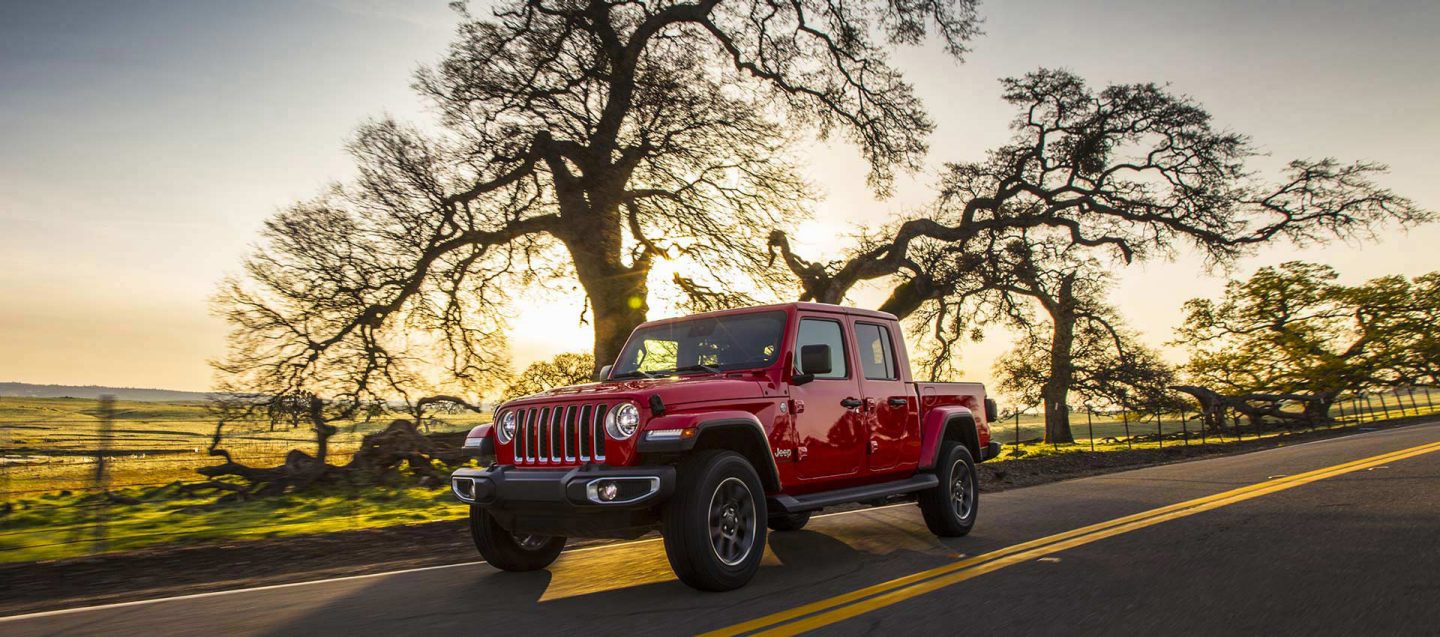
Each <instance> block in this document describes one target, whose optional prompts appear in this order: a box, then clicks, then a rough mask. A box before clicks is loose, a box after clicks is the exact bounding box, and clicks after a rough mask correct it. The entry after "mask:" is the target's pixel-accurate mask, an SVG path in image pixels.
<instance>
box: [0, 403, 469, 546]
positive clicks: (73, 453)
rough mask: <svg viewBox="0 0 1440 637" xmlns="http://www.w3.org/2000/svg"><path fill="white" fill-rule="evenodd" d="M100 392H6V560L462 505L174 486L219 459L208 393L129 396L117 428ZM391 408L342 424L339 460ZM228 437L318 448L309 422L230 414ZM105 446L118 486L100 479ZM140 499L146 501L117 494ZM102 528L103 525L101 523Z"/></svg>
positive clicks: (258, 449)
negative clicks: (247, 420)
mask: <svg viewBox="0 0 1440 637" xmlns="http://www.w3.org/2000/svg"><path fill="white" fill-rule="evenodd" d="M98 407H99V406H98V404H97V402H96V401H94V400H89V399H71V398H47V399H38V398H0V449H3V455H0V503H3V505H4V507H5V511H6V512H5V513H4V514H3V517H0V562H15V561H29V560H36V559H53V558H61V557H72V556H76V555H85V554H90V553H94V552H99V551H114V550H124V549H129V548H138V547H143V546H148V545H153V544H158V543H168V542H194V541H208V540H216V539H240V538H252V537H274V536H278V535H289V534H297V533H316V532H325V531H335V530H342V529H356V528H371V527H379V526H389V525H394V524H411V523H418V522H429V521H432V520H441V519H453V518H455V517H457V516H463V515H464V512H465V509H464V507H463V506H461V505H460V504H459V503H458V502H456V501H455V500H454V498H451V497H449V492H448V491H447V490H445V489H424V488H420V487H375V488H367V489H364V490H357V491H348V492H347V491H346V490H334V491H331V492H322V493H306V494H304V495H291V496H284V497H280V498H271V499H266V500H263V501H252V502H240V503H228V504H224V505H215V504H214V502H215V499H216V496H215V495H213V494H209V495H200V496H194V495H184V494H181V493H180V492H179V491H178V489H176V488H174V487H173V486H172V485H173V484H174V483H176V482H197V481H200V480H202V478H201V476H199V475H197V474H196V473H195V469H197V468H199V467H202V466H206V465H213V464H217V463H219V462H220V461H221V459H220V458H218V457H214V456H210V455H209V454H208V453H207V448H208V446H209V444H210V438H211V436H212V435H213V433H214V429H215V425H214V421H213V420H211V419H209V417H208V414H207V411H206V408H205V405H203V404H201V403H146V402H118V403H116V405H115V411H114V418H113V421H112V422H111V427H110V433H109V436H108V438H107V437H106V436H105V435H104V433H103V432H104V430H103V428H102V424H101V419H100V414H99V409H98ZM445 419H446V420H445V422H443V423H437V424H436V425H435V426H434V427H433V428H432V430H434V431H439V432H444V431H460V430H466V429H469V428H470V427H473V426H474V425H475V424H479V423H482V422H486V421H488V420H489V416H488V415H480V414H465V415H457V416H446V417H445ZM389 421H390V418H380V419H376V420H374V421H372V422H351V423H342V424H341V432H340V433H339V434H337V435H335V436H334V437H332V438H331V440H330V457H331V460H330V461H331V462H332V463H343V462H345V461H347V460H348V459H349V456H350V455H351V454H352V453H354V450H355V449H356V448H357V446H358V445H359V443H360V439H361V438H362V437H363V436H364V435H365V434H367V433H370V432H372V431H376V430H378V429H382V428H383V427H384V426H385V425H386V424H388V423H389ZM224 441H225V442H224V445H223V446H224V448H225V449H227V450H229V451H230V453H231V454H232V455H233V456H234V458H235V459H236V460H237V461H240V462H244V463H247V464H251V465H255V466H271V465H278V464H280V463H281V462H283V460H284V456H285V453H286V452H288V451H289V450H291V449H296V448H298V449H302V450H305V451H307V452H311V453H313V452H314V444H315V443H314V439H313V437H312V436H311V435H310V433H309V431H308V430H307V429H305V428H303V427H301V428H295V429H289V428H284V427H281V428H278V429H276V430H274V431H271V430H270V427H269V425H268V424H260V423H252V424H243V425H229V426H227V428H226V434H225V436H224ZM107 448H108V449H109V452H108V453H106V454H105V458H106V475H105V479H106V482H107V485H108V490H109V492H110V493H111V495H112V496H116V497H114V498H107V497H105V496H103V495H102V489H101V488H100V487H99V486H98V484H97V482H96V468H97V462H96V460H97V456H98V454H99V452H100V450H101V449H107ZM117 500H119V501H124V502H129V501H131V500H135V501H137V502H136V503H135V504H125V503H117V502H116V501H117ZM100 527H103V528H104V533H103V534H99V533H97V532H96V529H97V528H100Z"/></svg>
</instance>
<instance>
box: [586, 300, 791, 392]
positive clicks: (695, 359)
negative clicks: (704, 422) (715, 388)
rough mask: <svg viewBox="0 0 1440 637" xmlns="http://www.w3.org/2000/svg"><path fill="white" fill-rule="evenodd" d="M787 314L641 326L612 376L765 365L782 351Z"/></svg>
mask: <svg viewBox="0 0 1440 637" xmlns="http://www.w3.org/2000/svg"><path fill="white" fill-rule="evenodd" d="M784 332H785V312H783V311H774V312H755V313H753V314H734V315H730V316H716V317H705V318H695V319H690V320H685V321H676V322H674V323H666V324H664V325H654V326H651V327H642V328H640V329H638V330H636V331H635V333H634V334H633V335H631V336H630V341H629V342H628V343H626V344H625V351H623V352H620V360H619V362H617V363H616V364H615V369H614V370H613V371H612V372H611V373H610V378H617V379H618V378H637V377H657V376H669V375H671V374H676V373H689V372H721V371H728V370H732V369H752V368H756V367H766V366H768V365H770V364H771V363H773V362H775V357H776V356H777V355H779V352H780V336H781V335H782V334H783V333H784Z"/></svg>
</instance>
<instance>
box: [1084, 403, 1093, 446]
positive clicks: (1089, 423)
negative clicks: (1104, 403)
mask: <svg viewBox="0 0 1440 637" xmlns="http://www.w3.org/2000/svg"><path fill="white" fill-rule="evenodd" d="M1085 429H1086V430H1087V431H1089V432H1090V450H1091V451H1094V450H1095V410H1093V409H1091V408H1089V407H1088V406H1087V407H1086V408H1085Z"/></svg>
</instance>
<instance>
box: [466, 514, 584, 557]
mask: <svg viewBox="0 0 1440 637" xmlns="http://www.w3.org/2000/svg"><path fill="white" fill-rule="evenodd" d="M470 536H471V537H473V538H475V548H476V549H478V550H479V551H480V556H481V557H483V558H485V561H486V562H488V563H489V564H490V565H491V566H494V567H495V568H498V569H500V570H502V571H538V570H540V569H542V568H545V567H547V566H549V565H550V564H551V563H552V562H554V561H555V558H557V557H560V551H561V550H563V549H564V548H565V538H563V537H557V536H550V535H530V534H523V533H522V534H514V533H511V532H509V531H507V530H505V529H504V527H501V526H500V523H499V522H496V521H495V516H493V515H490V512H489V511H486V510H485V509H484V508H481V507H478V506H474V505H471V507H470Z"/></svg>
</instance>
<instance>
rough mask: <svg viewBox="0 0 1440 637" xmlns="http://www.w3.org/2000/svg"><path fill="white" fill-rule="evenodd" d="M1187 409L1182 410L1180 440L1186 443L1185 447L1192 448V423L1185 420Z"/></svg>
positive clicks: (1182, 408)
mask: <svg viewBox="0 0 1440 637" xmlns="http://www.w3.org/2000/svg"><path fill="white" fill-rule="evenodd" d="M1185 416H1186V414H1185V408H1184V407H1181V408H1180V439H1181V440H1184V441H1185V446H1186V447H1189V446H1190V423H1189V422H1188V421H1186V419H1185Z"/></svg>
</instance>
